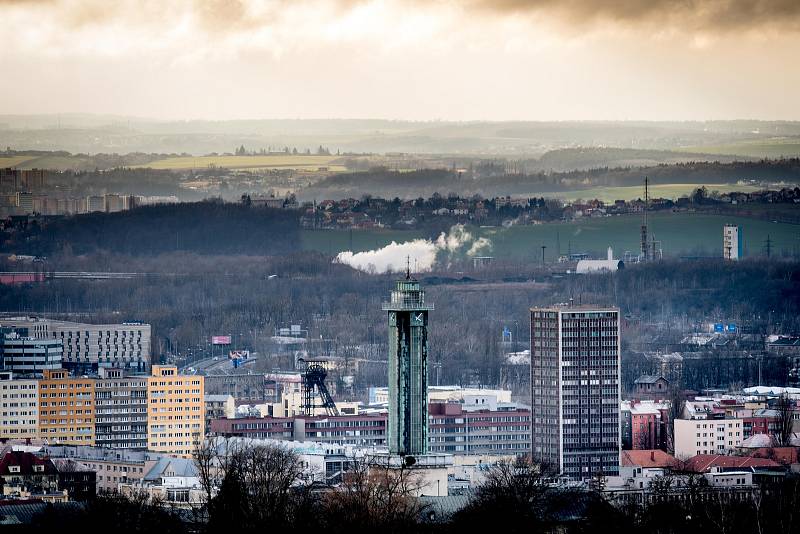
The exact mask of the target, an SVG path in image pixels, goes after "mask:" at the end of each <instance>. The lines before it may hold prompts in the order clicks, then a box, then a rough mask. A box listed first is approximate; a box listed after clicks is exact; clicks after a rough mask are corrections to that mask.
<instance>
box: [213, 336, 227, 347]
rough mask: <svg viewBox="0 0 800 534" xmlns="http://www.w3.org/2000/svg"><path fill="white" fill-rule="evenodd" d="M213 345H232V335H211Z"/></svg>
mask: <svg viewBox="0 0 800 534" xmlns="http://www.w3.org/2000/svg"><path fill="white" fill-rule="evenodd" d="M211 344H212V345H230V344H231V336H211Z"/></svg>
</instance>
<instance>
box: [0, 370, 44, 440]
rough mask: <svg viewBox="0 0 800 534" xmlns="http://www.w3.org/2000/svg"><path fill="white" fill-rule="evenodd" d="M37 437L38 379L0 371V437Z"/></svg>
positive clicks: (3, 438)
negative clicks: (15, 376)
mask: <svg viewBox="0 0 800 534" xmlns="http://www.w3.org/2000/svg"><path fill="white" fill-rule="evenodd" d="M37 437H39V381H38V380H36V379H34V378H13V375H12V374H11V373H10V372H2V373H0V439H2V440H5V439H33V438H37Z"/></svg>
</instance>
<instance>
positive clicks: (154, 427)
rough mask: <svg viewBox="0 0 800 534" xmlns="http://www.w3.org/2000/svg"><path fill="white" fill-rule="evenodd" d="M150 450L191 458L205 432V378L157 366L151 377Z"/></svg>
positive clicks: (148, 415) (148, 435)
mask: <svg viewBox="0 0 800 534" xmlns="http://www.w3.org/2000/svg"><path fill="white" fill-rule="evenodd" d="M147 399H148V401H149V407H148V414H147V449H148V450H150V451H154V452H163V453H166V454H173V455H176V456H183V457H186V458H188V457H190V456H191V455H192V453H193V452H194V449H195V447H196V445H197V444H198V443H199V442H200V440H202V439H203V435H204V433H205V422H206V421H205V413H204V411H205V403H204V401H203V377H202V376H199V375H191V376H188V375H179V374H178V368H177V367H174V366H165V365H154V366H153V369H152V373H151V376H149V377H147Z"/></svg>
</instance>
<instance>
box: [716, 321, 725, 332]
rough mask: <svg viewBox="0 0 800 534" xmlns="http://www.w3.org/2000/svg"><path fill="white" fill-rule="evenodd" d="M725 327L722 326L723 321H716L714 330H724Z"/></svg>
mask: <svg viewBox="0 0 800 534" xmlns="http://www.w3.org/2000/svg"><path fill="white" fill-rule="evenodd" d="M724 331H725V328H724V327H723V326H722V323H714V332H724Z"/></svg>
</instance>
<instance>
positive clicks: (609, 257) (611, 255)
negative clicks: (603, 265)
mask: <svg viewBox="0 0 800 534" xmlns="http://www.w3.org/2000/svg"><path fill="white" fill-rule="evenodd" d="M613 259H614V251H613V250H611V247H608V261H611V260H613Z"/></svg>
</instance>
